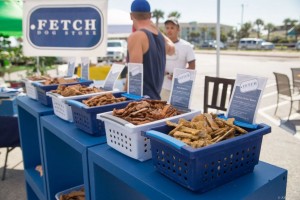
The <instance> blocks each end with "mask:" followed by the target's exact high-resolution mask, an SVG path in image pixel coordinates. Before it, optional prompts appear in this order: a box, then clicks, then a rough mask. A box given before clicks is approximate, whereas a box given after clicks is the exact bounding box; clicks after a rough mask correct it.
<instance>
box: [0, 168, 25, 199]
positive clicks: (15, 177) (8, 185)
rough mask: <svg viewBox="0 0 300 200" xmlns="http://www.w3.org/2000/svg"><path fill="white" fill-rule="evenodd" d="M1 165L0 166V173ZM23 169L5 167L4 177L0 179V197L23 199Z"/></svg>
mask: <svg viewBox="0 0 300 200" xmlns="http://www.w3.org/2000/svg"><path fill="white" fill-rule="evenodd" d="M2 170H3V167H1V168H0V172H1V175H2ZM24 183H25V177H24V170H16V169H7V171H6V178H5V180H4V181H1V180H0V199H3V200H4V199H9V200H25V199H26V192H25V184H24Z"/></svg>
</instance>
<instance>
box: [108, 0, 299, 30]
mask: <svg viewBox="0 0 300 200" xmlns="http://www.w3.org/2000/svg"><path fill="white" fill-rule="evenodd" d="M148 1H149V2H150V5H151V10H154V9H160V10H162V11H164V12H165V18H166V17H167V15H168V14H169V13H170V12H172V11H178V12H179V13H181V17H180V19H179V20H180V22H190V21H197V22H200V23H201V22H207V23H214V22H216V21H217V0H148ZM131 2H132V0H109V1H108V9H109V10H115V9H117V10H122V11H124V12H130V5H131ZM220 2H221V12H220V19H221V23H222V24H226V25H231V26H239V25H240V24H241V21H242V4H243V5H244V14H243V23H245V22H252V23H253V22H254V21H255V20H256V19H257V18H260V19H262V20H263V21H264V22H265V23H273V24H274V25H282V24H283V20H284V19H286V18H290V19H296V20H298V21H299V20H300V0H220ZM109 17H111V15H110V16H109ZM115 17H116V18H118V17H117V16H115ZM120 17H121V16H120ZM122 18H124V17H122ZM125 18H126V15H125ZM109 20H112V19H109ZM123 20H125V19H123ZM126 20H127V19H126ZM128 20H129V16H128ZM162 21H163V20H161V22H162Z"/></svg>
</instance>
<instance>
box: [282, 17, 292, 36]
mask: <svg viewBox="0 0 300 200" xmlns="http://www.w3.org/2000/svg"><path fill="white" fill-rule="evenodd" d="M291 21H292V20H291V19H290V18H286V19H284V20H283V24H284V30H285V39H287V36H288V30H289V25H290V23H291Z"/></svg>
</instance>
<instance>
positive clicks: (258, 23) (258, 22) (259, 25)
mask: <svg viewBox="0 0 300 200" xmlns="http://www.w3.org/2000/svg"><path fill="white" fill-rule="evenodd" d="M254 25H256V32H257V37H258V38H260V30H261V28H262V27H263V26H264V21H263V20H262V19H257V20H255V22H254Z"/></svg>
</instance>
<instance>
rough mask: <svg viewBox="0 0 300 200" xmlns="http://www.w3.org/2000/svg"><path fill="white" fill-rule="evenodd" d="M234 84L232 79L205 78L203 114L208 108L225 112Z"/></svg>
mask: <svg viewBox="0 0 300 200" xmlns="http://www.w3.org/2000/svg"><path fill="white" fill-rule="evenodd" d="M234 83H235V80H234V79H228V78H219V77H210V76H205V81H204V105H203V112H204V113H207V112H208V108H212V109H216V110H218V111H219V110H222V111H227V106H228V103H229V100H230V98H231V93H232V90H233V86H234ZM210 94H212V95H210Z"/></svg>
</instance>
